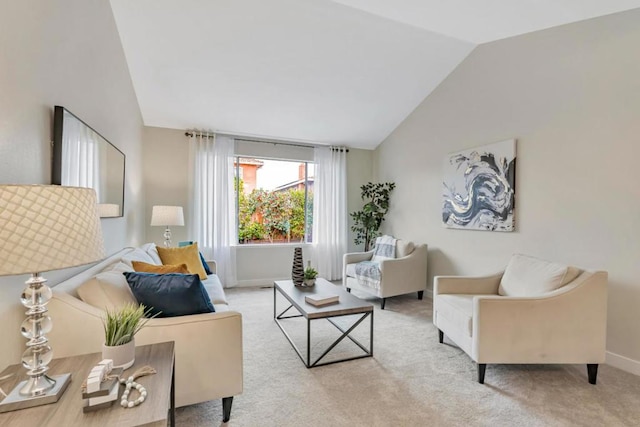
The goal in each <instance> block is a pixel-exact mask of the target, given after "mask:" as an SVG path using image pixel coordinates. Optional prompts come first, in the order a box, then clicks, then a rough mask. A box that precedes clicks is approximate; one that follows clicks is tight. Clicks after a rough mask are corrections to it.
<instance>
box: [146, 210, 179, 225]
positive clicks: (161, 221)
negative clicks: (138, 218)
mask: <svg viewBox="0 0 640 427" xmlns="http://www.w3.org/2000/svg"><path fill="white" fill-rule="evenodd" d="M151 225H162V226H165V227H166V226H170V225H184V213H183V212H182V206H154V207H153V210H152V211H151Z"/></svg>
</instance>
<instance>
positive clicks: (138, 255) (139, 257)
mask: <svg viewBox="0 0 640 427" xmlns="http://www.w3.org/2000/svg"><path fill="white" fill-rule="evenodd" d="M121 260H122V262H124V263H125V264H127V265H128V266H129V267H132V268H133V265H132V264H131V261H142V262H146V263H147V264H154V265H162V262H160V263H157V262H155V261H154V260H153V258H151V256H150V255H149V254H148V253H146V252H145V251H144V250H143V249H141V248H135V249H134V250H132V251H131V252H129V253H127V254H125V255H123V256H122V258H121Z"/></svg>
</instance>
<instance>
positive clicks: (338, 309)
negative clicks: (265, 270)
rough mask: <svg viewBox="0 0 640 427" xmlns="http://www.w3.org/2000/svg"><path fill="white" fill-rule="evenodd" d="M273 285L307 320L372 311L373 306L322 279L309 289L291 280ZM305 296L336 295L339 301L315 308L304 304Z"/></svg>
mask: <svg viewBox="0 0 640 427" xmlns="http://www.w3.org/2000/svg"><path fill="white" fill-rule="evenodd" d="M273 284H274V286H275V287H276V288H277V289H278V290H280V292H281V293H282V294H283V295H284V296H285V298H287V300H289V302H290V303H291V304H293V306H294V307H295V308H296V309H297V310H298V311H299V312H300V313H301V314H302V315H303V316H304V317H305V318H307V319H320V318H323V317H333V316H343V315H347V314H358V313H366V312H368V311H373V304H371V303H368V302H366V301H363V300H361V299H360V298H358V297H356V296H354V295H351V294H350V293H349V292H347V291H345V290H344V289H343V288H342V287H341V286H336V285H334V284H332V283H330V282H328V281H327V280H325V279H322V278H318V279H316V284H315V285H314V286H312V287H309V288H303V287H298V286H295V285H294V284H293V281H291V280H278V281H275V282H274V283H273ZM307 295H338V296H339V298H340V301H339V302H338V303H337V304H330V305H325V306H324V307H316V306H313V305H311V304H309V303H307V302H305V300H304V297H305V296H307Z"/></svg>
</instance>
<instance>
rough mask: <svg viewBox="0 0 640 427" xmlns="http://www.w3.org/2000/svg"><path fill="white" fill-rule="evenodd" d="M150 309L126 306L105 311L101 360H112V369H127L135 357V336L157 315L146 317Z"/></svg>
mask: <svg viewBox="0 0 640 427" xmlns="http://www.w3.org/2000/svg"><path fill="white" fill-rule="evenodd" d="M150 312H151V309H146V307H145V306H144V305H136V304H132V303H130V304H127V305H125V306H123V307H122V308H120V309H117V310H106V315H105V317H104V318H103V319H102V324H103V326H104V344H103V346H102V358H103V359H111V360H113V367H114V368H118V367H121V368H123V369H127V368H129V367H130V366H131V365H133V362H134V361H135V356H136V343H135V335H136V334H137V333H138V332H139V331H140V329H142V328H143V327H144V326H145V325H146V323H147V322H148V321H149V320H150V319H151V318H153V317H155V316H156V315H157V314H155V315H153V316H151V317H146V316H147V315H149V313H150Z"/></svg>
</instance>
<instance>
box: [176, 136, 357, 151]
mask: <svg viewBox="0 0 640 427" xmlns="http://www.w3.org/2000/svg"><path fill="white" fill-rule="evenodd" d="M184 134H185V135H186V136H188V137H192V136H199V137H201V138H214V134H213V133H211V134H209V133H202V132H189V131H186V132H185V133H184ZM222 135H227V134H222ZM227 136H231V137H233V138H234V139H235V140H236V141H244V142H260V143H262V144H278V145H289V146H291V147H303V148H315V147H326V145H319V144H296V143H293V142H284V141H272V140H268V139H250V138H242V137H237V136H233V135H227ZM331 149H332V150H335V151H346V152H347V153H348V152H349V149H348V148H341V147H331Z"/></svg>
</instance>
